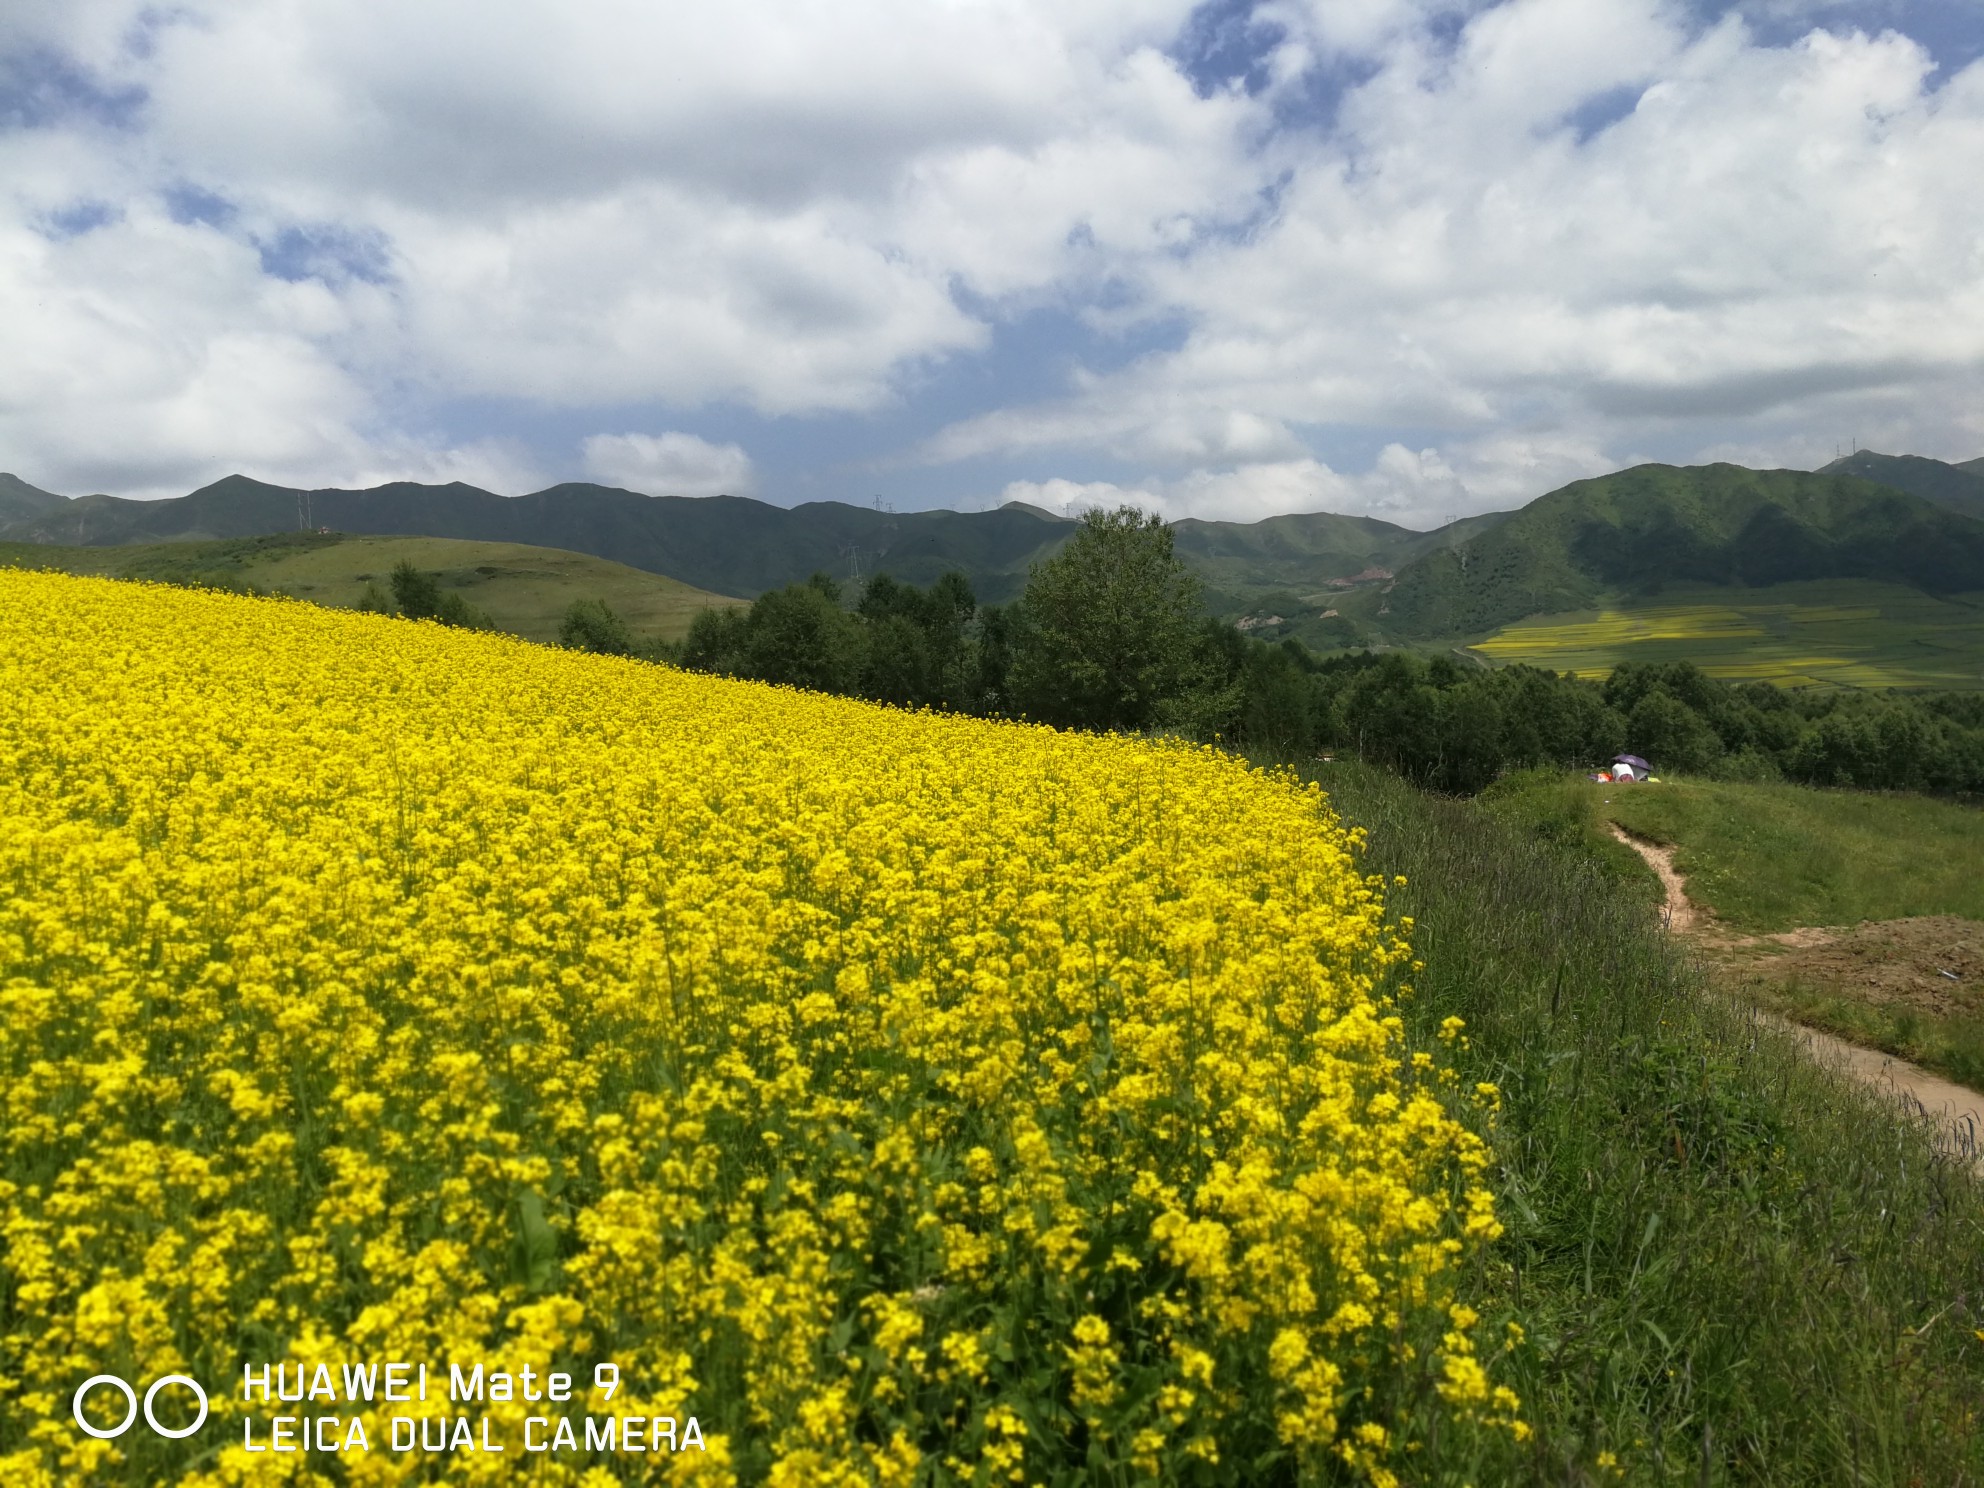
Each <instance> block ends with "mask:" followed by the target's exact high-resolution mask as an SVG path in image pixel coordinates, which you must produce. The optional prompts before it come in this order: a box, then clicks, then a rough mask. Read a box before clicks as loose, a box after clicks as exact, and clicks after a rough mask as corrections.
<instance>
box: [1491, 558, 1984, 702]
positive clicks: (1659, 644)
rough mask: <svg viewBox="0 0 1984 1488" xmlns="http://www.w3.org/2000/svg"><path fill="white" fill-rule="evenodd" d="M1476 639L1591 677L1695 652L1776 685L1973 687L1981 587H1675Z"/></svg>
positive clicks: (1722, 667)
mask: <svg viewBox="0 0 1984 1488" xmlns="http://www.w3.org/2000/svg"><path fill="white" fill-rule="evenodd" d="M1469 649H1470V650H1472V651H1473V652H1475V653H1476V654H1478V655H1480V656H1482V657H1485V658H1486V659H1487V660H1489V661H1491V662H1493V663H1495V664H1497V665H1507V664H1510V663H1513V662H1526V663H1528V664H1529V665H1531V666H1539V667H1547V668H1549V669H1550V670H1552V671H1559V672H1574V673H1576V674H1577V675H1578V676H1580V677H1587V678H1601V677H1604V676H1606V675H1608V674H1609V673H1610V672H1611V671H1612V669H1613V668H1614V667H1616V666H1618V665H1620V664H1621V663H1624V662H1629V661H1640V662H1662V661H1692V662H1694V663H1695V664H1696V665H1697V666H1699V667H1701V668H1702V670H1703V671H1705V672H1707V673H1708V674H1709V675H1710V676H1714V677H1720V678H1723V679H1725V680H1728V681H1745V682H1748V681H1760V682H1773V683H1776V684H1777V685H1778V686H1780V687H1855V688H1858V687H1920V688H1946V689H1976V688H1984V595H1978V594H1970V595H1958V596H1953V597H1949V598H1943V599H1938V598H1935V597H1932V596H1930V595H1927V594H1923V593H1921V592H1919V591H1917V590H1913V589H1908V588H1905V587H1902V586H1900V585H1894V584H1880V583H1873V582H1870V581H1866V580H1857V579H1854V580H1826V581H1811V582H1806V583H1798V584H1779V585H1775V586H1772V587H1770V588H1762V589H1727V588H1713V589H1711V588H1702V589H1688V590H1682V589H1675V590H1671V591H1669V592H1668V593H1666V594H1663V595H1659V596H1656V597H1653V598H1649V599H1644V600H1628V601H1623V602H1621V603H1619V604H1617V605H1615V606H1608V607H1606V608H1604V609H1600V610H1585V611H1580V612H1577V613H1573V614H1562V615H1547V616H1539V617H1537V618H1535V619H1531V620H1524V621H1521V622H1519V623H1517V624H1515V625H1510V626H1506V627H1504V628H1503V629H1501V630H1499V631H1497V632H1496V633H1495V634H1493V635H1491V636H1489V637H1488V638H1487V639H1486V640H1482V641H1477V642H1475V643H1474V644H1473V645H1472V646H1471V647H1470V648H1469Z"/></svg>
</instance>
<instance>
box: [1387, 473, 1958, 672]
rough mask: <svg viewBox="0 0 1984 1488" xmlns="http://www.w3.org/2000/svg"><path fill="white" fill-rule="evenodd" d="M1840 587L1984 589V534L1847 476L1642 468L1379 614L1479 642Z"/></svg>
mask: <svg viewBox="0 0 1984 1488" xmlns="http://www.w3.org/2000/svg"><path fill="white" fill-rule="evenodd" d="M1840 578H1862V579H1874V580H1879V581H1882V582H1888V583H1899V584H1905V585H1908V586H1910V587H1912V588H1918V589H1926V590H1929V591H1932V592H1936V593H1963V592H1970V591H1974V590H1978V589H1980V588H1984V522H1979V521H1976V520H1973V519H1971V518H1968V517H1964V516H1960V515H1958V514H1957V513H1955V512H1952V511H1950V510H1948V509H1946V508H1944V507H1941V506H1937V505H1935V504H1933V503H1930V502H1927V501H1924V500H1922V499H1921V498H1919V497H1916V496H1910V495H1907V494H1905V493H1903V492H1900V491H1897V490H1893V489H1891V488H1889V487H1886V486H1880V485H1876V484H1874V483H1873V482H1870V481H1864V480H1859V479H1856V478H1854V477H1851V476H1843V475H1819V474H1814V473H1810V472H1806V471H1794V470H1747V469H1744V468H1742V467H1741V466H1736V465H1707V466H1699V467H1690V468H1679V467H1675V466H1669V465H1641V466H1636V467H1634V468H1633V469H1631V470H1622V471H1619V472H1617V473H1616V474H1613V475H1608V476H1602V477H1599V478H1597V479H1595V480H1586V481H1577V482H1574V483H1572V484H1571V485H1569V486H1565V487H1563V488H1562V489H1561V490H1557V491H1552V492H1551V493H1549V494H1548V495H1546V496H1542V497H1539V498H1538V499H1537V500H1536V501H1533V502H1531V503H1530V504H1529V505H1528V506H1526V507H1524V508H1523V509H1522V510H1521V511H1520V512H1518V513H1516V514H1515V515H1514V516H1512V517H1510V518H1509V519H1508V520H1507V521H1505V522H1502V523H1500V524H1499V525H1497V526H1495V527H1493V528H1491V529H1490V530H1488V531H1487V532H1485V533H1483V534H1482V535H1480V536H1479V537H1477V538H1475V539H1473V540H1472V541H1470V542H1468V543H1465V544H1463V545H1461V546H1460V547H1458V548H1454V549H1442V550H1440V551H1437V552H1433V553H1429V554H1428V555H1427V556H1425V557H1423V558H1420V559H1418V560H1416V561H1415V562H1414V563H1412V564H1411V565H1409V566H1408V567H1407V568H1405V569H1404V570H1402V571H1401V572H1400V573H1399V576H1398V580H1397V582H1396V584H1395V586H1394V588H1393V591H1392V593H1391V594H1389V595H1388V596H1386V599H1385V606H1386V608H1387V609H1388V610H1389V612H1390V618H1389V621H1388V623H1389V625H1390V626H1391V628H1392V629H1393V630H1394V631H1395V632H1396V633H1397V634H1399V635H1402V636H1420V637H1425V636H1446V635H1468V634H1472V635H1480V634H1485V633H1488V632H1491V631H1494V630H1497V629H1499V628H1501V627H1502V626H1504V625H1509V624H1512V623H1514V622H1516V621H1518V620H1521V619H1524V618H1526V617H1528V616H1531V615H1539V614H1558V613H1564V612H1570V611H1577V610H1583V609H1590V608H1594V607H1596V606H1598V605H1600V604H1601V603H1603V602H1604V601H1605V600H1606V599H1608V598H1612V597H1616V596H1618V595H1621V594H1638V595H1648V594H1651V593H1655V592H1658V591H1659V590H1660V589H1661V588H1662V587H1664V586H1671V585H1675V584H1701V585H1714V586H1728V585H1744V586H1762V585H1769V584H1778V583H1789V582H1794V581H1799V580H1809V579H1840Z"/></svg>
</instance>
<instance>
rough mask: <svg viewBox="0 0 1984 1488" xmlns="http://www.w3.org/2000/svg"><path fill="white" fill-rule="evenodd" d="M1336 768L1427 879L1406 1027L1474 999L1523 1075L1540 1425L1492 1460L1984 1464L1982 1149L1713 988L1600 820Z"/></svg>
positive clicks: (1766, 1478)
mask: <svg viewBox="0 0 1984 1488" xmlns="http://www.w3.org/2000/svg"><path fill="white" fill-rule="evenodd" d="M1319 778H1320V779H1322V781H1323V783H1324V786H1325V789H1327V790H1329V791H1330V792H1331V795H1332V799H1333V801H1334V803H1335V805H1336V807H1337V809H1338V810H1339V811H1341V812H1342V813H1343V814H1344V815H1345V816H1346V817H1347V818H1348V819H1349V820H1351V821H1353V822H1355V823H1357V824H1359V825H1362V826H1363V827H1365V828H1366V829H1367V831H1368V832H1369V834H1370V849H1369V861H1370V863H1371V865H1372V867H1373V868H1374V870H1377V871H1382V872H1383V873H1385V874H1388V875H1389V874H1393V873H1400V874H1404V875H1406V876H1407V877H1408V879H1409V883H1408V886H1407V887H1406V888H1405V889H1403V890H1399V891H1397V892H1396V893H1395V895H1394V902H1395V903H1396V905H1397V907H1398V908H1399V909H1400V910H1402V911H1403V912H1404V913H1407V914H1410V915H1412V916H1414V918H1415V920H1416V925H1415V928H1414V932H1413V940H1414V943H1415V947H1416V949H1417V951H1418V954H1419V955H1420V956H1421V957H1423V958H1424V961H1425V967H1424V970H1423V971H1422V972H1420V973H1418V974H1417V975H1416V976H1415V977H1414V978H1413V981H1414V982H1415V984H1416V989H1417V990H1416V993H1415V995H1414V996H1413V998H1412V999H1411V1000H1410V1001H1409V1002H1408V1003H1407V1005H1406V1012H1407V1017H1408V1019H1409V1021H1410V1023H1411V1025H1412V1026H1411V1029H1410V1032H1411V1035H1412V1036H1413V1037H1415V1038H1425V1037H1427V1036H1428V1034H1429V1032H1430V1030H1431V1029H1433V1028H1434V1027H1436V1026H1437V1025H1438V1023H1439V1021H1440V1020H1441V1019H1442V1018H1445V1017H1447V1016H1449V1015H1455V1016H1460V1017H1462V1018H1465V1019H1466V1020H1467V1022H1468V1027H1469V1037H1470V1039H1471V1049H1470V1056H1471V1059H1472V1061H1473V1065H1474V1069H1473V1073H1474V1074H1475V1075H1476V1076H1477V1077H1478V1078H1480V1079H1484V1080H1493V1081H1495V1082H1496V1083H1498V1084H1499V1085H1500V1086H1501V1088H1502V1091H1503V1101H1504V1107H1503V1113H1502V1116H1501V1119H1500V1126H1499V1130H1498V1131H1496V1132H1495V1133H1494V1135H1493V1141H1494V1144H1495V1148H1496V1152H1497V1154H1498V1158H1499V1170H1498V1173H1497V1176H1496V1184H1497V1188H1498V1191H1499V1193H1500V1194H1501V1195H1502V1198H1501V1205H1500V1212H1501V1214H1502V1216H1503V1220H1504V1223H1505V1224H1506V1225H1507V1228H1508V1233H1507V1235H1506V1237H1505V1238H1504V1240H1503V1241H1502V1243H1501V1244H1500V1246H1499V1247H1498V1250H1497V1254H1496V1258H1495V1260H1494V1261H1493V1262H1492V1269H1491V1273H1490V1274H1488V1275H1486V1276H1484V1277H1482V1278H1481V1282H1482V1284H1483V1286H1484V1287H1487V1288H1488V1289H1489V1290H1490V1291H1491V1292H1492V1294H1493V1295H1494V1296H1496V1298H1497V1299H1498V1304H1497V1311H1496V1312H1495V1313H1493V1314H1489V1316H1491V1318H1492V1320H1493V1321H1494V1322H1495V1323H1496V1325H1497V1326H1499V1324H1500V1322H1501V1320H1502V1319H1503V1318H1519V1319H1521V1320H1522V1321H1523V1323H1524V1325H1525V1326H1526V1328H1527V1330H1528V1341H1527V1342H1526V1343H1525V1344H1523V1345H1522V1346H1520V1347H1518V1348H1517V1349H1515V1350H1514V1352H1513V1353H1512V1354H1510V1355H1509V1356H1508V1357H1507V1359H1506V1360H1505V1361H1504V1363H1503V1364H1502V1365H1501V1366H1500V1367H1501V1368H1502V1370H1503V1371H1504V1372H1505V1374H1506V1377H1507V1378H1508V1379H1509V1380H1510V1382H1511V1383H1512V1385H1513V1386H1514V1387H1515V1388H1516V1389H1517V1390H1518V1391H1519V1392H1520V1393H1521V1395H1522V1396H1523V1399H1524V1402H1525V1410H1526V1414H1527V1418H1528V1419H1529V1420H1530V1421H1531V1422H1532V1423H1533V1424H1534V1426H1535V1428H1536V1435H1535V1438H1534V1439H1533V1441H1532V1442H1531V1443H1529V1444H1528V1445H1527V1446H1526V1447H1524V1448H1521V1449H1515V1455H1514V1456H1512V1458H1511V1459H1510V1460H1507V1461H1501V1462H1492V1463H1483V1464H1481V1470H1480V1472H1479V1475H1478V1477H1477V1481H1479V1482H1482V1483H1535V1484H1566V1485H1569V1484H1578V1485H1585V1484H1593V1483H1599V1482H1613V1481H1619V1479H1618V1478H1614V1477H1612V1476H1611V1475H1610V1474H1609V1473H1607V1472H1605V1471H1603V1470H1601V1469H1600V1468H1599V1467H1598V1465H1597V1464H1598V1462H1599V1460H1600V1454H1601V1453H1605V1452H1610V1453H1613V1454H1615V1455H1616V1456H1617V1457H1618V1459H1619V1461H1620V1465H1621V1467H1622V1469H1623V1478H1624V1480H1625V1481H1628V1482H1633V1483H1672V1484H1686V1485H1698V1484H1704V1483H1707V1484H1739V1483H1740V1484H1759V1485H1761V1484H1842V1485H1844V1484H1896V1485H1902V1484H1935V1485H1939V1488H1956V1485H1962V1484H1971V1485H1975V1484H1979V1483H1980V1482H1984V1422H1981V1421H1980V1419H1979V1414H1978V1413H1979V1400H1980V1392H1981V1391H1984V1341H1980V1339H1979V1337H1978V1336H1977V1334H1976V1333H1975V1331H1974V1330H1976V1329H1978V1328H1980V1327H1984V1186H1980V1184H1979V1183H1978V1182H1977V1180H1976V1179H1975V1178H1974V1177H1973V1175H1972V1174H1971V1172H1970V1171H1969V1170H1968V1169H1967V1168H1965V1167H1963V1166H1960V1165H1957V1164H1955V1163H1953V1162H1952V1161H1951V1160H1950V1159H1948V1158H1945V1157H1941V1156H1938V1155H1937V1154H1936V1153H1935V1152H1934V1151H1933V1149H1932V1146H1931V1142H1930V1139H1929V1135H1928V1133H1927V1131H1926V1130H1925V1129H1923V1128H1919V1127H1912V1126H1910V1125H1908V1124H1906V1123H1904V1122H1902V1121H1900V1120H1899V1119H1897V1118H1896V1117H1895V1116H1894V1115H1892V1114H1890V1112H1889V1111H1888V1110H1886V1109H1884V1108H1882V1107H1881V1106H1879V1105H1877V1104H1875V1102H1874V1099H1873V1098H1872V1097H1871V1096H1869V1095H1868V1094H1867V1093H1865V1092H1864V1091H1862V1090H1861V1089H1860V1088H1858V1087H1855V1086H1851V1085H1848V1084H1847V1083H1845V1082H1844V1081H1843V1080H1842V1079H1841V1078H1839V1077H1836V1076H1833V1075H1831V1074H1828V1073H1826V1072H1824V1071H1822V1070H1821V1069H1820V1068H1818V1067H1817V1066H1816V1065H1814V1064H1813V1063H1811V1062H1810V1061H1809V1060H1808V1059H1806V1058H1805V1057H1804V1056H1802V1055H1801V1054H1800V1053H1799V1052H1798V1051H1797V1050H1796V1048H1795V1047H1794V1046H1793V1045H1792V1043H1791V1042H1790V1041H1789V1040H1788V1039H1787V1038H1785V1037H1783V1036H1780V1035H1779V1034H1777V1033H1775V1032H1773V1031H1772V1029H1771V1028H1770V1027H1769V1026H1768V1025H1765V1024H1762V1023H1760V1022H1758V1020H1757V1019H1756V1016H1755V1015H1754V1013H1752V1012H1750V1011H1749V1010H1748V1009H1746V1008H1745V1007H1744V1006H1743V1005H1742V1004H1740V1003H1738V1002H1736V1001H1735V1000H1733V999H1730V998H1726V997H1722V996H1720V995H1717V994H1716V993H1714V992H1713V991H1711V990H1710V989H1709V988H1708V987H1707V985H1706V984H1705V983H1704V982H1703V981H1702V979H1701V976H1700V973H1699V971H1698V970H1697V969H1695V968H1694V967H1693V966H1691V964H1690V963H1689V962H1688V961H1687V959H1686V958H1685V957H1684V955H1683V953H1682V950H1681V948H1680V947H1679V946H1678V945H1676V944H1675V943H1674V942H1673V941H1672V940H1671V939H1670V938H1668V937H1665V936H1663V935H1662V934H1660V933H1659V932H1658V931H1657V929H1656V928H1655V920H1654V917H1653V915H1652V914H1651V913H1649V912H1646V911H1645V910H1644V909H1643V908H1642V907H1641V905H1643V903H1644V900H1643V899H1642V900H1641V902H1640V904H1636V903H1635V902H1634V901H1633V900H1632V899H1631V897H1630V895H1625V896H1623V897H1622V887H1623V886H1625V885H1628V884H1629V883H1630V879H1629V878H1628V877H1626V876H1623V875H1622V872H1621V870H1620V868H1619V866H1618V865H1617V864H1615V863H1613V862H1611V861H1609V860H1605V859H1601V858H1599V857H1597V856H1596V855H1594V854H1592V853H1591V852H1589V851H1588V850H1587V847H1586V845H1585V841H1584V839H1583V837H1582V835H1581V831H1579V830H1572V831H1567V832H1564V833H1561V834H1559V835H1557V836H1551V835H1548V834H1540V833H1538V832H1537V831H1535V830H1534V829H1533V828H1532V827H1531V826H1530V825H1528V824H1527V823H1525V822H1523V821H1522V820H1519V819H1516V818H1513V817H1511V816H1510V815H1509V814H1507V813H1506V811H1503V812H1498V811H1497V810H1496V809H1495V808H1494V807H1493V806H1492V805H1483V804H1476V803H1470V802H1460V801H1447V800H1440V799H1435V798H1431V797H1427V796H1423V795H1420V794H1417V793H1415V792H1413V791H1412V790H1410V789H1409V788H1408V787H1406V786H1404V785H1402V784H1401V783H1399V782H1398V781H1396V780H1393V779H1390V778H1388V777H1385V776H1382V775H1380V774H1377V773H1376V772H1373V771H1369V770H1367V769H1364V768H1362V767H1360V766H1355V765H1335V766H1325V767H1323V773H1322V774H1321V775H1320V777H1319ZM1573 824H1574V825H1575V821H1573Z"/></svg>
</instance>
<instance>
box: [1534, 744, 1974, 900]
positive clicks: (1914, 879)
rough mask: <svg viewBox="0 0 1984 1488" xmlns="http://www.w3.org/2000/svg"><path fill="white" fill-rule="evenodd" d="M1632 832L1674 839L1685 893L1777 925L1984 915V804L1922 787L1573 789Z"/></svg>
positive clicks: (1706, 784) (1584, 786)
mask: <svg viewBox="0 0 1984 1488" xmlns="http://www.w3.org/2000/svg"><path fill="white" fill-rule="evenodd" d="M1572 788H1573V789H1576V790H1580V791H1588V792H1592V793H1594V794H1595V795H1597V796H1598V797H1599V798H1600V799H1601V800H1603V799H1608V798H1609V800H1610V802H1611V804H1610V805H1609V806H1604V807H1602V809H1603V811H1604V812H1605V814H1606V815H1608V816H1610V817H1611V818H1612V819H1613V820H1615V821H1617V822H1619V823H1620V825H1622V826H1624V827H1625V828H1626V829H1627V830H1629V831H1632V832H1635V833H1637V834H1639V835H1640V836H1642V837H1647V838H1650V839H1652V840H1653V841H1655V842H1663V843H1671V844H1673V845H1674V847H1675V849H1676V851H1675V854H1674V866H1675V867H1676V868H1678V869H1680V870H1681V872H1682V873H1683V874H1684V875H1686V877H1687V880H1688V893H1689V896H1690V897H1691V898H1693V899H1695V900H1696V901H1697V902H1699V903H1702V904H1705V905H1707V906H1708V907H1709V908H1710V909H1711V910H1712V911H1713V912H1714V913H1715V915H1716V918H1717V919H1719V920H1721V921H1722V922H1723V923H1724V924H1726V925H1728V926H1729V927H1731V928H1732V929H1736V930H1742V931H1746V932H1749V933H1751V934H1769V933H1772V932H1774V931H1780V930H1790V929H1793V928H1795V927H1797V926H1800V925H1848V924H1853V923H1856V922H1858V921H1860V920H1895V919H1902V918H1904V917H1907V916H1911V915H1936V914H1950V915H1961V916H1963V917H1965V918H1966V919H1975V920H1984V811H1978V810H1977V809H1975V808H1974V807H1968V806H1959V805H1954V804H1952V803H1950V802H1947V801H1936V800H1931V799H1929V798H1927V797H1924V796H1910V795H1873V794H1869V793H1864V792H1857V791H1833V790H1825V791H1821V790H1811V789H1808V788H1806V787H1804V786H1796V785H1730V784H1720V783H1714V782H1706V781H1704V782H1687V783H1678V782H1674V783H1668V784H1664V785H1661V786H1659V787H1655V788H1651V789H1646V790H1642V789H1639V788H1638V787H1628V788H1625V789H1617V788H1604V787H1599V786H1594V785H1588V784H1578V785H1574V786H1573V787H1572Z"/></svg>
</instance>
